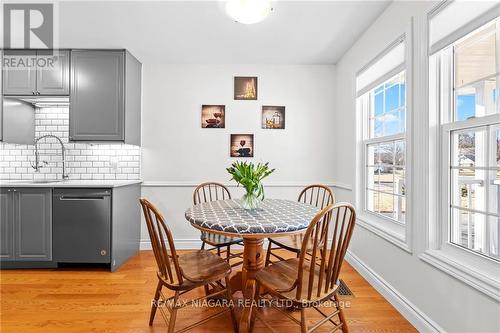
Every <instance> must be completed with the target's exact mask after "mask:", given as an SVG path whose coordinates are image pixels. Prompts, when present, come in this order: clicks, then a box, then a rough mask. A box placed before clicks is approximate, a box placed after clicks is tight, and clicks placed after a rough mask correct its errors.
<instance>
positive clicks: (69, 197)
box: [59, 195, 106, 201]
mask: <svg viewBox="0 0 500 333" xmlns="http://www.w3.org/2000/svg"><path fill="white" fill-rule="evenodd" d="M104 198H106V196H104V195H98V196H74V195H73V196H68V195H61V196H60V197H59V200H61V201H70V200H79V201H84V200H104Z"/></svg>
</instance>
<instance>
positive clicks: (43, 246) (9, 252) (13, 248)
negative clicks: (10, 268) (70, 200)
mask: <svg viewBox="0 0 500 333" xmlns="http://www.w3.org/2000/svg"><path fill="white" fill-rule="evenodd" d="M0 198H1V205H2V212H1V213H0V218H1V220H0V227H1V231H2V235H1V241H2V245H1V255H0V260H2V261H12V260H14V261H51V260H52V190H51V189H48V188H2V189H1V191H0Z"/></svg>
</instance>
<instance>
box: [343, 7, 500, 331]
mask: <svg viewBox="0 0 500 333" xmlns="http://www.w3.org/2000/svg"><path fill="white" fill-rule="evenodd" d="M431 6H432V3H430V2H394V3H392V4H391V5H390V6H389V7H388V8H387V10H386V11H385V12H384V13H383V14H382V15H381V16H380V17H379V19H378V20H377V21H376V22H375V23H374V24H373V25H372V26H371V27H370V28H369V29H368V30H367V31H366V32H365V34H364V35H363V36H362V37H361V38H360V39H359V40H358V41H357V42H356V43H355V44H354V45H353V47H352V48H351V49H350V50H349V51H348V52H347V53H346V54H345V55H344V56H343V58H342V59H341V60H340V61H339V62H338V63H337V66H336V88H337V90H336V108H335V110H336V112H335V117H334V133H335V142H336V145H335V147H334V151H335V154H336V156H338V159H337V160H336V165H335V179H336V180H337V181H339V182H341V183H346V184H350V185H351V186H352V187H353V188H354V186H355V170H356V165H355V140H356V136H355V97H354V90H355V73H356V72H357V71H358V70H359V69H361V68H362V67H363V66H364V65H365V64H366V63H367V62H369V61H370V60H371V59H373V58H374V57H375V56H376V55H377V54H378V53H379V52H381V51H382V50H383V49H384V48H385V47H386V46H387V45H389V44H390V43H391V42H392V41H394V40H395V39H396V38H397V37H398V36H399V35H401V34H402V33H403V32H404V31H405V29H406V28H407V27H408V25H409V24H410V20H411V17H412V16H414V18H415V19H417V21H418V20H420V21H418V22H420V24H423V23H425V21H424V20H422V17H424V15H425V13H426V11H427V10H428V9H429V8H431ZM414 27H415V26H414ZM420 27H421V26H420ZM418 37H419V35H418V34H415V35H414V39H415V40H414V45H413V46H414V47H415V46H416V45H417V44H418V43H419V42H420V41H419V40H418ZM415 50H416V49H415ZM413 56H414V67H413V68H414V69H415V68H416V69H417V70H420V71H423V70H425V69H420V68H418V67H415V66H416V63H417V62H418V59H419V58H418V56H419V54H417V53H416V52H414V54H413ZM420 57H422V56H420ZM415 72H417V71H415ZM414 74H415V77H418V75H419V74H418V73H414ZM418 89H419V88H418V86H416V87H415V88H414V93H415V95H414V96H415V98H417V97H416V96H418V94H417V92H418V91H417V90H418ZM422 104H423V103H419V105H422ZM426 111H427V110H426V109H419V110H417V109H415V110H414V112H426ZM424 164H425V163H424ZM416 186H418V185H416ZM336 193H337V196H338V197H339V199H341V200H346V201H350V202H354V201H355V192H354V191H346V190H341V189H338V190H337V191H336ZM409 204H411V203H409ZM420 214H421V215H420V216H423V214H424V212H421V213H420ZM414 217H415V218H414V221H413V223H414V225H413V235H412V241H413V243H414V244H415V247H414V251H413V254H409V253H407V252H405V251H403V250H402V249H400V248H399V247H397V246H395V245H393V244H391V243H389V242H387V241H386V240H384V239H382V238H380V237H378V236H376V235H375V234H373V233H372V232H370V231H368V230H366V229H363V228H362V227H360V226H358V227H357V229H356V230H355V233H354V236H353V240H352V243H351V246H350V252H351V254H353V256H352V257H351V259H352V260H351V261H352V262H353V263H355V264H357V265H358V268H359V267H364V270H365V274H366V272H369V273H368V274H366V276H368V277H370V276H371V278H374V277H375V278H374V280H373V281H378V283H379V286H382V285H383V284H384V283H385V284H386V285H385V286H383V287H382V288H380V290H385V291H387V295H391V297H392V299H391V300H392V301H393V302H394V304H398V303H399V304H400V305H403V307H404V308H406V309H407V310H408V309H409V310H408V312H409V313H412V315H413V316H414V317H416V318H417V319H419V320H420V323H417V322H416V321H414V323H415V325H419V326H418V327H419V329H420V330H430V329H431V326H432V325H434V328H435V329H443V330H445V331H448V332H477V333H478V332H498V331H500V318H499V313H500V306H499V304H498V303H496V302H495V301H494V300H493V299H491V298H489V297H487V296H485V295H484V294H482V293H480V292H478V291H476V290H475V289H473V288H471V287H469V286H467V285H466V284H464V283H462V282H460V281H458V280H457V279H455V278H453V277H451V276H450V275H448V274H446V273H444V272H442V271H440V270H438V269H436V268H434V267H433V266H430V265H428V264H426V263H424V262H423V261H421V260H420V259H419V258H418V255H419V254H420V252H421V250H422V249H420V248H419V246H418V244H420V240H422V239H425V234H424V233H425V227H423V226H422V222H423V221H424V219H423V218H422V219H419V218H418V217H419V213H416V214H415V215H414ZM355 259H358V260H359V261H357V260H355ZM370 273H371V274H370ZM373 281H372V282H373ZM381 281H382V283H380V282H381ZM412 307H413V309H411V308H412ZM400 309H401V308H400ZM415 314H416V316H415ZM429 318H431V319H429ZM426 320H427V324H428V325H427V326H425V325H421V324H422V323H425V321H426Z"/></svg>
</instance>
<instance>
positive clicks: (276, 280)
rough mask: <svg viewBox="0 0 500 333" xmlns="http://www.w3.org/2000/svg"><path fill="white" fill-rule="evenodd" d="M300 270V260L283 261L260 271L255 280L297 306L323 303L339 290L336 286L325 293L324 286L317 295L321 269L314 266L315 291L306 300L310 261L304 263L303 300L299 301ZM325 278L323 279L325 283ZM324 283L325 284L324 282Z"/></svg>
mask: <svg viewBox="0 0 500 333" xmlns="http://www.w3.org/2000/svg"><path fill="white" fill-rule="evenodd" d="M298 269H299V259H297V258H293V259H288V260H283V261H280V262H277V263H275V264H272V265H270V266H268V267H265V268H263V269H262V270H260V271H259V272H258V273H257V274H256V275H255V279H256V280H257V281H259V283H260V284H261V285H262V286H263V287H265V288H266V289H267V290H268V291H269V292H270V293H272V294H274V295H276V296H278V297H280V298H285V299H289V300H292V301H293V302H294V303H296V304H301V305H307V303H312V302H317V301H322V300H325V299H328V298H330V297H331V296H332V295H333V294H334V293H335V292H336V290H337V288H338V286H337V285H335V286H334V288H333V289H329V290H328V292H325V286H324V284H323V285H322V288H321V292H320V293H319V295H318V293H317V288H318V281H319V272H320V267H319V266H318V265H314V276H315V277H314V279H313V289H312V290H314V292H313V293H312V295H311V298H310V299H306V297H307V290H308V285H309V274H310V271H311V270H310V261H304V264H303V276H302V295H301V297H302V299H297V286H294V283H296V280H297V275H298ZM324 280H325V278H324V277H323V281H324ZM323 283H324V282H323Z"/></svg>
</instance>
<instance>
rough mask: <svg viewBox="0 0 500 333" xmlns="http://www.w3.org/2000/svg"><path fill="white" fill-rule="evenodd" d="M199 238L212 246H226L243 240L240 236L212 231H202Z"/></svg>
mask: <svg viewBox="0 0 500 333" xmlns="http://www.w3.org/2000/svg"><path fill="white" fill-rule="evenodd" d="M200 239H201V240H202V241H204V242H205V243H207V244H209V245H212V246H227V245H233V244H238V243H241V242H243V239H241V238H237V237H228V236H224V235H220V234H216V233H212V232H202V233H201V237H200Z"/></svg>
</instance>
